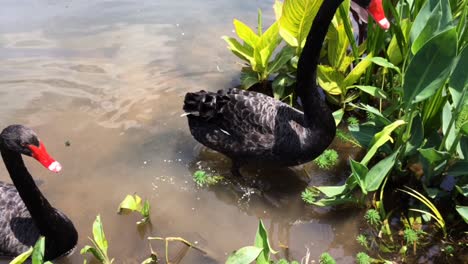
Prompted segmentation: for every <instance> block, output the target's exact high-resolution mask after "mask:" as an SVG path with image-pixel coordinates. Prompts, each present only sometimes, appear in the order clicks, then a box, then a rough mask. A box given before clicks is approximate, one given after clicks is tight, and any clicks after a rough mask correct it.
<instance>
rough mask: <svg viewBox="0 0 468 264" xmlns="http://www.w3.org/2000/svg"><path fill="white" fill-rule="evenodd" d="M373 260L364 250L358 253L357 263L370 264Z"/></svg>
mask: <svg viewBox="0 0 468 264" xmlns="http://www.w3.org/2000/svg"><path fill="white" fill-rule="evenodd" d="M371 261H372V258H371V257H369V255H367V254H366V253H364V252H359V253H357V255H356V263H358V264H370V263H371Z"/></svg>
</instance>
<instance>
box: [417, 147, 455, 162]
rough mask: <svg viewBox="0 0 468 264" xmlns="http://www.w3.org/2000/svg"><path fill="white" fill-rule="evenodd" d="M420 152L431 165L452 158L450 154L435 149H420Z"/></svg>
mask: <svg viewBox="0 0 468 264" xmlns="http://www.w3.org/2000/svg"><path fill="white" fill-rule="evenodd" d="M418 151H419V153H421V155H422V156H423V157H424V158H425V159H426V160H427V161H428V162H429V163H430V164H431V165H436V164H437V163H439V162H441V161H445V160H446V159H447V158H448V157H449V156H450V155H449V153H447V152H445V151H438V150H436V149H434V148H427V149H418Z"/></svg>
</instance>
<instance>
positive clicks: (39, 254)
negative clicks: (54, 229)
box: [10, 236, 52, 264]
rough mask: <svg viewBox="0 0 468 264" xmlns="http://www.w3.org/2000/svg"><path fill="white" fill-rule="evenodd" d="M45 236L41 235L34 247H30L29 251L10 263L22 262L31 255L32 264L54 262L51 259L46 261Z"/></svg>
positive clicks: (18, 263)
mask: <svg viewBox="0 0 468 264" xmlns="http://www.w3.org/2000/svg"><path fill="white" fill-rule="evenodd" d="M44 250H45V238H44V237H43V236H41V237H39V239H38V240H37V242H36V244H35V245H34V247H30V248H29V249H28V250H27V251H25V252H23V253H21V254H20V255H18V256H17V257H16V258H14V259H13V260H12V261H10V264H22V263H24V262H26V260H27V259H28V258H29V257H31V263H32V264H52V262H50V261H45V262H44Z"/></svg>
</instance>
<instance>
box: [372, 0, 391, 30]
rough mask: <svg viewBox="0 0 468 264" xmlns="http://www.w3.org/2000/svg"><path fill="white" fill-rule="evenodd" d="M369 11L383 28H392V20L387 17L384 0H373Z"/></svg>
mask: <svg viewBox="0 0 468 264" xmlns="http://www.w3.org/2000/svg"><path fill="white" fill-rule="evenodd" d="M367 11H368V12H369V14H371V16H372V17H373V18H374V19H375V21H376V22H377V23H378V24H379V26H380V27H381V28H382V29H384V30H387V29H389V28H390V22H389V21H388V19H387V18H386V17H385V13H384V10H383V5H382V0H371V2H370V4H369V7H368V8H367Z"/></svg>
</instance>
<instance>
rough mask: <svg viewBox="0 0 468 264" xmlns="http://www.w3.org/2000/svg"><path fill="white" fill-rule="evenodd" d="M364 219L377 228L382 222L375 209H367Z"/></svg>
mask: <svg viewBox="0 0 468 264" xmlns="http://www.w3.org/2000/svg"><path fill="white" fill-rule="evenodd" d="M364 219H366V221H367V223H368V224H369V225H371V226H372V227H375V228H378V227H379V226H380V224H381V223H382V220H381V219H380V214H379V212H378V211H377V210H375V209H369V210H367V212H366V214H365V215H364Z"/></svg>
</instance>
